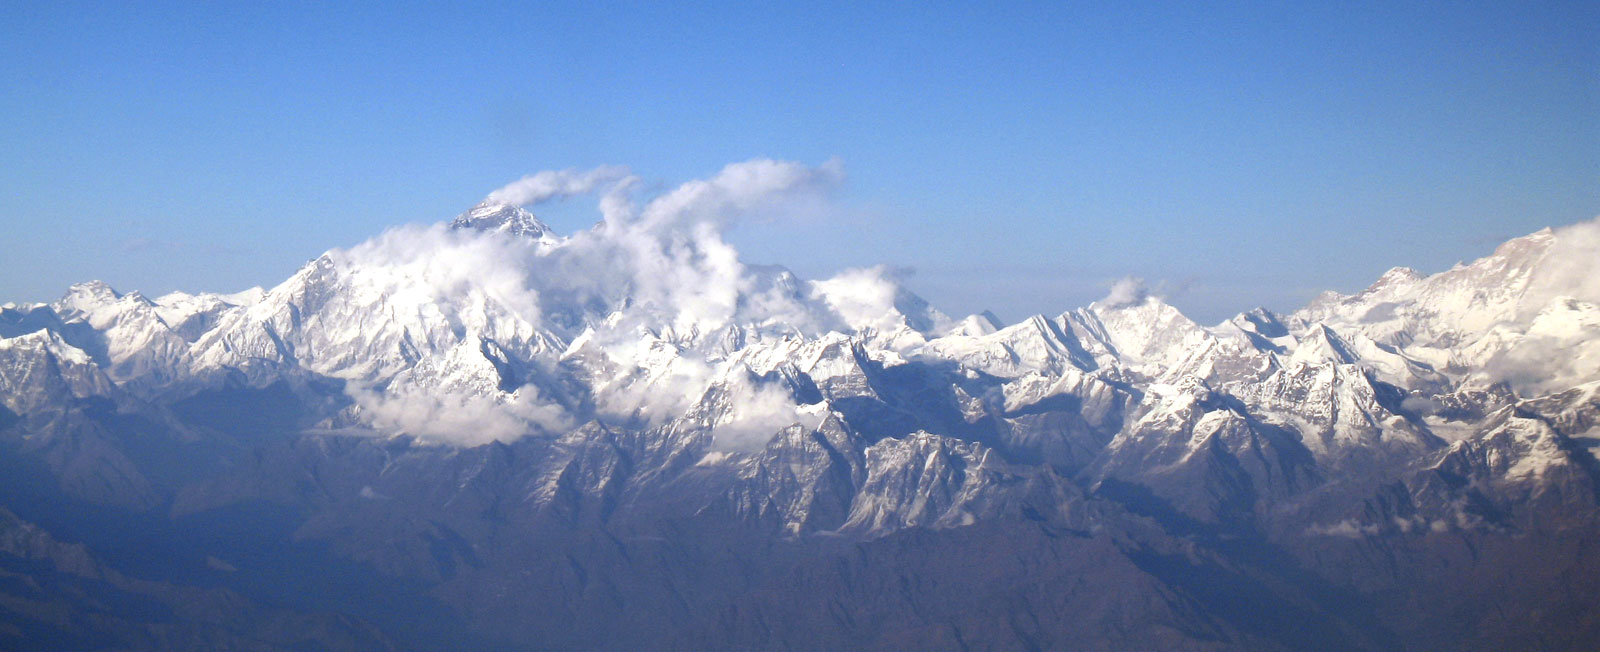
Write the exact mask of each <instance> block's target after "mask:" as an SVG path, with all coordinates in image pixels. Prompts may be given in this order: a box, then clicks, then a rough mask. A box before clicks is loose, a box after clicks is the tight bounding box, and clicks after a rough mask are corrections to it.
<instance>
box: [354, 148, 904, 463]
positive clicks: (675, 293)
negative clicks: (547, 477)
mask: <svg viewBox="0 0 1600 652" xmlns="http://www.w3.org/2000/svg"><path fill="white" fill-rule="evenodd" d="M840 178H841V171H840V169H839V165H838V164H837V162H828V163H825V164H823V165H821V166H815V167H813V166H806V165H802V164H798V163H791V162H782V161H772V160H766V159H759V160H754V161H748V162H744V163H735V164H732V165H729V166H727V167H725V168H723V169H722V170H721V171H719V172H718V173H717V174H716V175H714V176H712V177H711V178H709V179H704V180H696V181H690V182H688V183H684V184H682V185H680V186H678V187H677V188H674V189H672V190H670V191H667V192H665V193H663V194H661V195H659V196H656V197H653V198H647V200H646V201H645V202H644V203H643V205H642V208H641V207H640V206H639V205H638V204H636V203H635V195H636V194H637V192H638V188H639V185H640V184H639V182H638V180H637V178H635V177H632V176H629V175H628V174H627V172H626V170H625V169H624V168H616V167H606V168H597V169H595V170H590V171H586V172H575V171H571V170H563V171H553V172H541V173H538V174H534V175H530V176H528V177H525V178H523V179H522V180H520V181H518V182H516V183H513V184H511V185H508V186H506V187H505V188H502V189H500V190H497V191H495V193H492V194H491V195H490V199H491V200H496V201H505V202H507V203H517V204H529V203H538V202H540V201H545V200H548V199H552V198H558V197H567V196H573V195H578V194H584V193H596V192H598V193H599V197H598V200H597V201H598V204H599V211H600V213H601V216H602V218H603V219H602V221H601V223H600V224H598V225H597V226H596V227H595V228H593V229H589V230H586V231H582V232H579V233H576V234H573V235H572V236H571V237H569V238H566V239H564V240H561V241H558V242H554V243H547V244H540V243H536V242H534V241H532V240H528V239H524V238H518V237H515V236H511V235H508V234H504V233H485V232H479V231H474V230H450V229H447V228H444V227H442V226H438V225H435V226H430V227H417V226H412V227H402V228H399V229H393V230H391V231H389V232H386V233H384V234H383V235H380V236H379V237H377V238H374V239H372V240H370V241H368V242H365V243H363V244H361V245H359V246H357V247H354V248H352V249H350V250H349V251H344V252H333V254H332V255H333V256H334V257H335V259H336V260H337V261H339V262H341V263H354V264H349V265H341V268H343V269H348V270H351V271H349V272H348V273H349V274H350V275H351V276H352V279H351V281H352V282H351V287H353V288H358V289H359V290H360V292H365V293H370V294H371V295H372V298H373V300H374V301H381V303H382V304H383V305H384V306H385V307H386V308H387V309H388V310H389V311H390V314H388V315H386V318H387V319H390V320H394V321H395V322H396V323H402V324H403V325H404V327H405V329H406V331H405V332H406V333H407V335H406V337H407V339H408V341H409V342H413V343H415V344H416V345H417V346H419V347H420V348H421V349H422V355H423V356H424V358H427V357H429V356H433V357H435V358H438V359H440V360H445V359H446V355H445V353H446V351H454V353H451V354H450V355H452V356H455V357H450V358H449V359H448V360H446V362H445V363H441V364H438V365H432V366H427V365H421V366H423V367H425V368H422V369H420V370H419V369H417V368H413V370H414V371H415V373H412V372H411V371H408V372H406V373H407V374H408V375H407V376H406V378H405V382H399V383H394V384H391V385H389V386H388V388H387V389H386V390H385V392H383V393H380V392H377V391H374V390H371V389H352V390H351V395H352V396H353V397H354V398H355V399H356V400H357V402H358V404H359V405H360V407H361V409H362V410H363V412H364V414H366V415H367V417H368V418H369V419H371V421H372V423H373V424H374V425H375V426H377V427H380V428H383V429H387V430H398V431H404V432H409V433H412V434H417V435H419V436H423V437H427V438H431V439H434V440H438V441H451V442H454V443H461V444H477V443H483V442H485V441H492V440H497V439H508V438H515V437H518V436H522V435H525V434H527V433H529V432H535V431H538V430H539V429H545V430H557V429H559V428H562V427H568V426H569V425H571V421H572V420H573V419H574V418H575V417H574V416H572V415H568V414H567V413H566V412H565V411H563V410H562V409H561V407H560V406H558V405H556V404H555V403H552V402H548V401H544V400H542V399H540V398H539V397H538V392H537V390H536V388H534V387H533V386H527V387H523V388H522V389H521V390H519V391H518V392H517V393H516V394H515V395H507V394H504V393H501V392H499V391H498V390H497V389H494V387H495V386H496V385H495V383H494V382H492V381H486V380H485V378H486V377H487V376H486V374H491V373H492V372H490V371H485V369H486V367H484V365H483V364H482V363H483V362H484V361H482V360H475V359H474V358H475V357H476V356H478V355H479V354H478V353H477V349H476V345H472V346H466V347H462V346H460V344H461V339H462V338H464V337H469V336H471V335H472V334H474V333H488V334H492V335H486V336H485V337H488V338H491V339H494V340H496V341H497V342H498V344H499V345H502V346H505V347H507V348H508V350H511V351H512V352H513V353H518V354H519V355H522V354H525V355H533V353H532V351H533V350H534V349H535V343H534V340H535V339H536V338H537V337H538V334H539V333H542V332H545V331H548V332H550V333H553V334H554V335H555V336H556V337H557V338H558V339H562V340H569V341H570V340H572V339H573V338H576V337H579V336H580V335H581V336H583V337H585V338H587V339H588V341H589V343H590V346H591V347H592V349H591V351H598V352H599V353H600V354H601V355H603V356H604V358H605V359H606V360H607V361H608V363H607V365H606V366H605V372H604V374H603V375H602V376H601V377H597V378H593V379H590V381H591V382H592V383H593V385H594V386H593V387H592V389H593V391H594V393H595V394H594V400H595V406H596V410H597V411H598V413H599V414H600V415H603V416H611V417H621V418H633V417H643V418H645V419H647V420H649V421H651V422H661V421H664V420H668V419H671V418H675V417H677V416H680V415H682V414H683V412H684V411H685V410H687V409H688V408H689V407H690V406H691V405H692V404H693V403H694V402H695V401H697V400H698V399H699V398H700V397H701V396H702V395H703V394H704V392H705V389H706V388H707V387H708V386H709V385H710V383H711V382H712V381H713V380H714V379H715V378H718V377H721V375H722V374H721V373H719V370H718V368H717V366H718V364H719V363H715V362H713V361H712V360H710V359H708V358H707V356H710V355H713V354H714V347H713V346H712V345H711V344H708V345H706V346H705V347H699V345H698V344H696V343H697V342H701V341H702V340H704V341H708V342H712V344H715V342H714V341H713V340H714V338H715V337H716V334H717V333H718V332H719V329H722V328H724V327H725V326H727V325H729V324H732V323H735V322H737V323H741V324H746V323H754V324H762V323H781V324H785V325H787V326H792V327H795V328H803V329H808V330H809V329H815V330H814V331H812V332H813V333H815V332H821V331H823V330H831V329H847V330H848V329H850V328H851V327H852V326H857V325H863V326H864V325H872V324H875V323H876V322H874V320H875V319H881V318H882V317H883V315H885V314H893V312H894V310H893V308H894V301H895V298H896V296H897V295H896V293H897V292H898V291H899V290H898V286H897V285H896V284H895V283H894V282H893V281H892V280H890V279H889V278H888V276H887V273H886V271H885V270H883V269H882V268H874V269H872V270H852V271H850V272H846V273H845V274H842V275H841V276H840V277H838V278H836V279H831V280H830V281H826V282H824V287H827V288H830V289H831V290H832V291H831V292H828V293H824V294H826V295H828V297H831V298H827V297H818V296H815V295H811V294H808V293H806V292H805V291H804V287H805V286H803V285H801V284H798V283H796V282H794V281H792V280H790V281H788V282H786V283H785V282H778V281H776V280H775V279H781V278H782V275H781V274H780V273H779V272H777V271H774V270H771V269H766V268H760V269H756V270H752V269H750V268H747V267H746V266H745V265H744V264H743V263H742V262H741V261H740V259H739V253H738V251H737V250H736V249H735V248H734V247H733V246H732V245H731V244H729V243H728V242H726V241H725V240H724V239H723V237H722V229H723V228H725V227H726V226H728V225H729V224H731V223H732V222H733V221H735V220H737V219H740V218H744V217H749V216H781V215H784V214H786V213H789V212H791V211H797V210H799V211H803V210H810V209H812V208H814V207H815V206H817V205H819V204H820V203H822V202H823V201H825V198H826V195H827V193H828V191H829V190H830V188H831V187H833V186H834V185H835V184H837V182H838V181H839V179H840ZM847 313H848V314H847ZM441 325H442V326H441ZM508 334H509V335H508ZM435 340H438V341H435ZM697 347H699V348H697ZM462 351H465V353H462ZM718 355H720V354H718ZM464 369H465V370H468V371H463V370H464ZM438 370H451V371H449V372H448V373H454V374H457V375H458V376H459V375H460V374H463V373H465V374H468V375H470V376H471V378H469V379H468V380H467V381H460V380H459V379H458V380H455V381H451V380H440V381H429V380H428V379H427V378H425V377H424V376H427V375H429V374H434V373H446V372H444V371H438ZM472 374H476V375H472ZM379 380H382V379H379ZM740 396H741V397H742V398H741V400H742V401H744V402H745V403H742V404H741V405H739V406H736V409H735V410H734V413H736V414H737V415H739V416H738V418H737V419H736V420H734V421H730V422H728V423H725V424H722V426H720V427H721V428H722V430H721V432H720V434H719V435H718V436H719V437H722V438H723V439H724V441H725V442H734V441H739V442H743V441H745V440H747V439H748V438H749V437H754V436H757V435H755V434H748V435H747V433H760V432H763V431H764V432H765V433H766V435H769V436H770V434H771V433H772V432H774V431H776V429H777V428H780V427H782V426H785V425H789V424H790V423H793V422H794V420H795V416H794V414H795V413H794V410H795V407H794V406H793V405H792V401H791V400H790V399H789V397H788V396H787V394H785V393H782V392H778V391H776V390H772V389H769V388H758V389H757V390H751V391H748V392H741V393H740ZM582 418H587V417H582ZM779 422H782V423H779Z"/></svg>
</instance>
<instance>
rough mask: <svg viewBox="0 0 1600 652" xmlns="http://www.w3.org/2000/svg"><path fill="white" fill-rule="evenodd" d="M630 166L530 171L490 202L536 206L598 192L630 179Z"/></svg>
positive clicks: (491, 197) (496, 192)
mask: <svg viewBox="0 0 1600 652" xmlns="http://www.w3.org/2000/svg"><path fill="white" fill-rule="evenodd" d="M628 176H629V173H628V168H626V167H622V166H616V165H603V166H600V167H597V168H594V169H592V170H584V171H578V170H572V169H567V170H546V171H544V172H540V173H537V174H530V175H528V176H525V177H523V178H521V179H518V180H516V181H513V182H511V183H508V184H506V185H505V186H504V187H502V188H500V189H499V190H496V191H494V192H491V193H489V196H488V198H487V199H486V201H488V202H490V203H496V204H512V205H515V206H532V205H536V204H541V203H544V202H546V201H549V200H552V199H565V198H567V197H575V196H578V195H586V194H589V193H591V192H594V191H596V190H598V189H600V188H602V187H604V186H606V185H607V184H612V183H616V182H619V181H622V180H623V179H626V178H628Z"/></svg>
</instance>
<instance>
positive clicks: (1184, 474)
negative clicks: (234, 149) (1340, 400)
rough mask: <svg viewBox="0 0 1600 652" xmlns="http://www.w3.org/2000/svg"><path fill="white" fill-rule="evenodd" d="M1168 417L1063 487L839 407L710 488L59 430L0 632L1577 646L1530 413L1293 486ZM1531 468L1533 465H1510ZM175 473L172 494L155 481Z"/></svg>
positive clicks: (476, 459)
mask: <svg viewBox="0 0 1600 652" xmlns="http://www.w3.org/2000/svg"><path fill="white" fill-rule="evenodd" d="M1546 408H1547V409H1548V406H1546ZM149 409H151V410H152V411H153V413H154V414H157V415H160V414H166V413H165V412H164V411H163V410H162V409H160V408H149ZM1195 409H1197V410H1202V411H1204V410H1207V409H1215V410H1221V411H1224V412H1226V414H1224V415H1223V416H1218V417H1213V419H1214V420H1216V421H1218V422H1219V423H1220V425H1219V427H1217V428H1216V429H1215V430H1213V431H1211V432H1213V433H1214V434H1211V435H1209V437H1210V439H1209V440H1208V441H1207V443H1206V444H1205V445H1203V446H1200V447H1199V448H1198V449H1197V450H1196V451H1195V452H1194V453H1193V454H1190V455H1188V456H1187V457H1186V458H1184V459H1182V460H1179V461H1178V463H1176V464H1174V463H1171V462H1169V461H1167V460H1166V458H1164V457H1162V456H1163V455H1168V454H1166V453H1162V452H1161V448H1162V444H1161V443H1160V441H1164V440H1167V439H1173V438H1178V439H1187V438H1188V437H1189V436H1191V435H1189V434H1188V431H1187V430H1178V431H1173V432H1170V433H1164V434H1162V435H1161V436H1160V437H1158V438H1157V441H1155V442H1153V443H1149V444H1141V445H1140V446H1143V447H1144V448H1140V447H1135V446H1129V447H1127V448H1123V449H1120V453H1119V454H1112V453H1110V452H1107V453H1106V454H1105V455H1104V459H1105V460H1106V461H1104V462H1102V463H1100V464H1099V465H1090V466H1089V467H1086V468H1085V469H1083V470H1082V471H1080V473H1078V474H1076V475H1073V474H1066V475H1063V474H1062V473H1061V472H1059V471H1057V470H1055V469H1054V468H1052V467H1050V466H1048V465H1040V464H1037V463H1028V462H1025V461H1014V460H1008V459H1007V457H1008V456H1007V455H1006V451H1005V449H1004V448H996V447H991V446H990V445H989V444H985V443H982V442H981V441H977V440H974V441H968V442H963V441H962V440H959V439H953V438H948V437H938V436H933V435H927V434H912V435H905V436H901V437H883V438H877V439H876V440H874V438H873V437H870V436H867V435H865V434H864V433H863V431H862V430H861V429H859V428H857V427H856V426H855V425H853V424H852V423H851V421H850V420H849V419H848V418H847V417H844V416H842V415H839V416H835V417H833V418H830V419H829V420H826V421H825V422H824V423H823V424H822V425H820V426H819V427H818V428H816V429H805V428H801V427H795V428H790V429H788V430H786V431H784V432H783V433H780V434H779V435H778V436H776V437H774V438H773V440H772V441H771V442H770V443H769V444H768V445H767V447H766V448H765V450H763V451H761V452H759V453H755V454H752V456H751V457H750V460H749V461H748V462H747V463H745V464H743V465H716V464H699V463H696V462H695V460H699V459H701V458H703V457H704V451H705V447H706V446H707V445H708V443H707V441H706V440H705V439H704V437H703V436H699V435H696V434H694V433H693V432H689V433H674V432H669V431H651V432H633V431H627V430H618V429H614V428H611V427H607V426H604V425H601V424H598V423H592V424H590V425H588V426H584V427H581V428H578V429H576V430H574V431H573V432H572V433H570V434H568V435H565V436H562V437H559V438H555V439H540V438H524V439H521V440H518V441H516V442H513V443H510V444H500V443H495V444H488V445H484V446H479V447H473V448H456V447H444V446H437V445H429V444H427V443H425V442H417V441H410V440H405V439H389V440H385V439H374V438H370V437H360V436H349V435H338V434H306V433H300V432H298V431H294V430H288V431H282V432H278V433H272V434H262V433H257V432H254V431H251V432H250V433H249V434H248V436H240V437H236V438H233V439H232V440H229V441H226V442H222V443H219V442H218V441H217V440H216V439H215V438H212V437H198V436H196V434H197V433H196V431H194V430H192V429H191V428H190V427H188V426H184V425H182V424H183V421H182V420H181V419H180V418H177V417H160V416H157V417H152V418H151V419H150V421H151V422H154V423H164V424H167V425H166V428H165V429H163V428H162V427H158V426H151V425H149V424H148V423H145V429H144V430H142V431H141V430H140V429H139V428H137V427H134V426H133V425H130V421H129V419H127V418H126V416H125V415H119V414H117V413H115V412H111V411H106V410H97V409H95V408H94V407H93V406H76V407H70V408H66V409H64V410H62V412H61V413H60V414H57V415H56V416H54V417H52V418H48V419H41V418H38V417H37V416H34V417H30V418H26V419H19V420H16V421H15V422H13V423H12V424H11V425H10V426H9V427H8V428H7V430H6V433H7V436H8V437H9V441H10V443H9V444H8V445H7V449H6V451H5V455H4V457H5V459H6V460H7V467H8V468H7V473H6V478H7V479H6V486H5V494H4V495H5V496H6V497H7V503H8V504H9V505H11V507H12V509H13V510H14V511H17V512H18V513H19V514H22V515H23V516H20V517H19V516H12V515H10V514H9V513H7V514H5V520H4V524H5V529H4V532H3V536H0V539H3V541H4V543H5V546H4V548H3V549H0V562H3V563H4V564H5V566H4V572H5V573H7V575H6V577H8V578H10V579H9V580H8V581H7V582H6V583H5V584H3V585H0V586H4V587H6V588H4V589H3V593H0V596H5V597H6V599H7V602H6V603H5V604H6V605H9V606H6V607H5V608H6V609H7V611H6V612H5V613H6V622H7V623H9V625H10V626H9V627H7V628H5V629H4V631H3V632H0V633H3V635H5V636H9V637H11V639H10V640H12V641H13V642H14V643H15V644H16V645H17V646H21V647H30V646H34V645H36V644H46V645H55V644H59V645H65V646H68V647H75V646H81V647H85V648H90V649H93V648H101V647H104V648H113V647H115V648H134V649H209V648H214V647H216V646H219V645H232V646H237V647H239V648H240V649H299V648H296V646H301V647H304V646H321V648H320V649H433V648H435V647H437V646H440V645H448V646H449V647H452V648H455V649H486V650H488V649H818V650H822V649H841V648H851V649H885V650H888V649H1022V650H1025V649H1197V650H1200V649H1206V650H1210V649H1252V650H1255V649H1285V650H1301V649H1330V650H1332V649H1339V650H1346V649H1393V648H1397V647H1398V648H1408V649H1503V648H1505V647H1507V646H1511V647H1521V646H1524V645H1534V646H1545V647H1547V648H1553V649H1582V648H1584V647H1587V646H1588V645H1590V644H1591V643H1593V642H1594V641H1595V640H1596V639H1595V637H1596V636H1597V635H1600V626H1597V623H1596V619H1595V617H1594V616H1593V615H1592V613H1591V610H1589V609H1586V608H1584V607H1583V605H1586V604H1592V603H1593V602H1592V600H1594V599H1597V598H1600V583H1597V582H1596V581H1595V580H1594V578H1596V577H1600V574H1597V573H1596V571H1600V568H1594V567H1593V566H1594V564H1595V563H1596V562H1595V561H1594V560H1595V559H1597V556H1596V552H1597V551H1596V550H1595V549H1594V548H1595V547H1596V545H1597V544H1600V528H1597V523H1596V519H1595V515H1596V513H1597V510H1596V509H1595V504H1596V503H1595V498H1596V486H1600V485H1597V483H1596V481H1595V479H1596V474H1595V468H1596V466H1597V465H1596V464H1595V463H1594V462H1593V458H1592V457H1589V456H1588V453H1587V452H1586V451H1585V450H1583V449H1582V447H1581V446H1579V445H1577V444H1575V443H1573V440H1572V439H1570V438H1567V437H1564V436H1563V435H1562V434H1561V430H1559V429H1557V428H1556V427H1554V426H1551V425H1550V422H1549V421H1546V420H1544V419H1542V418H1540V417H1538V416H1537V415H1536V414H1535V413H1534V412H1533V410H1534V409H1535V408H1534V407H1529V408H1527V409H1526V410H1522V411H1514V410H1510V409H1507V410H1506V411H1505V414H1503V415H1501V416H1500V417H1498V418H1496V419H1491V420H1489V421H1488V422H1486V424H1485V427H1484V432H1483V434H1482V435H1480V436H1477V437H1474V438H1471V439H1468V440H1463V441H1461V442H1458V443H1457V444H1455V445H1453V446H1450V447H1446V448H1443V449H1440V450H1438V451H1436V452H1435V453H1433V454H1431V455H1429V456H1427V457H1426V458H1424V459H1422V460H1419V461H1417V462H1413V463H1408V464H1400V465H1397V466H1396V467H1395V468H1394V470H1393V471H1392V472H1390V473H1385V474H1376V473H1375V474H1371V475H1369V476H1359V477H1358V476H1351V477H1330V476H1329V474H1326V473H1325V472H1321V471H1318V470H1317V469H1316V468H1315V466H1314V464H1313V463H1312V462H1310V461H1308V460H1309V459H1310V458H1309V456H1308V455H1306V454H1305V453H1303V452H1302V453H1292V452H1289V451H1291V450H1293V449H1292V446H1291V445H1292V444H1293V443H1294V440H1293V438H1291V437H1286V435H1284V433H1281V432H1277V431H1273V430H1270V429H1264V428H1263V426H1261V425H1260V424H1253V423H1252V422H1251V421H1250V420H1249V419H1248V418H1245V417H1242V416H1239V415H1235V414H1233V413H1231V412H1227V411H1228V410H1230V407H1229V406H1228V405H1226V404H1221V403H1218V404H1215V405H1210V406H1207V405H1202V404H1197V405H1196V407H1195ZM1048 413H1049V412H1048V411H1046V412H1042V413H1041V414H1048ZM869 414H870V413H869ZM870 419H871V420H869V423H874V424H876V423H880V421H877V420H876V417H870ZM1567 420H1568V421H1570V422H1571V423H1575V424H1579V425H1581V424H1582V423H1584V422H1583V421H1582V418H1581V417H1567ZM140 423H144V422H140ZM1012 427H1013V428H1015V427H1018V426H1017V425H1016V424H1012ZM1564 427H1565V428H1568V429H1570V428H1571V427H1575V426H1573V425H1570V424H1568V425H1565V426H1564ZM1145 434H1146V435H1150V434H1151V433H1148V432H1147V433H1145ZM1038 436H1040V434H1039V433H1037V432H1036V433H1033V437H1034V438H1037V437H1038ZM983 439H984V440H988V441H1003V439H996V438H990V437H985V438H983ZM87 442H95V443H94V444H92V445H89V444H88V443H87ZM151 450H160V451H162V452H161V455H160V456H159V457H156V456H152V455H151V454H150V453H149V451H151ZM1141 450H1143V451H1146V452H1137V451H1141ZM140 451H144V452H143V453H141V452H140ZM696 451H698V452H696ZM1545 454H1550V455H1555V456H1556V457H1555V458H1554V460H1555V461H1554V462H1550V461H1549V460H1543V458H1541V457H1540V456H1542V455H1545ZM1126 456H1135V458H1136V461H1135V462H1127V463H1124V462H1119V461H1118V460H1123V459H1126ZM1151 456H1155V457H1156V458H1157V459H1155V460H1150V459H1149V458H1150V457H1151ZM1016 457H1018V458H1021V459H1024V460H1025V459H1029V458H1030V455H1029V454H1028V453H1027V452H1024V453H1021V454H1019V455H1017V456H1016ZM1530 458H1538V459H1540V460H1543V461H1542V462H1541V464H1542V466H1539V467H1538V468H1539V469H1540V470H1539V473H1538V474H1536V475H1527V476H1521V475H1517V474H1516V473H1511V472H1510V470H1511V469H1512V468H1514V467H1516V466H1517V465H1518V464H1519V463H1522V464H1524V465H1525V466H1526V465H1527V464H1528V462H1527V460H1528V459H1530ZM135 460H139V461H135ZM677 460H687V461H686V462H685V461H677ZM174 461H181V462H182V464H179V465H178V466H183V467H185V470H184V472H183V473H175V472H171V471H170V470H167V471H161V469H163V468H165V467H167V466H170V465H173V463H174ZM1528 468H1532V467H1528ZM76 469H83V471H77V470H76ZM1140 469H1147V471H1145V472H1141V471H1140ZM1149 469H1159V471H1148V470H1149ZM69 470H73V471H69ZM90 470H92V472H91V471H90ZM84 475H87V476H89V477H93V478H96V481H97V484H86V483H85V481H83V480H79V479H77V478H80V477H81V476H84ZM62 541H71V542H73V543H70V544H68V543H61V542H62ZM152 604H153V605H158V606H154V607H151V606H149V605H152ZM266 605H271V606H266Z"/></svg>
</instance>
